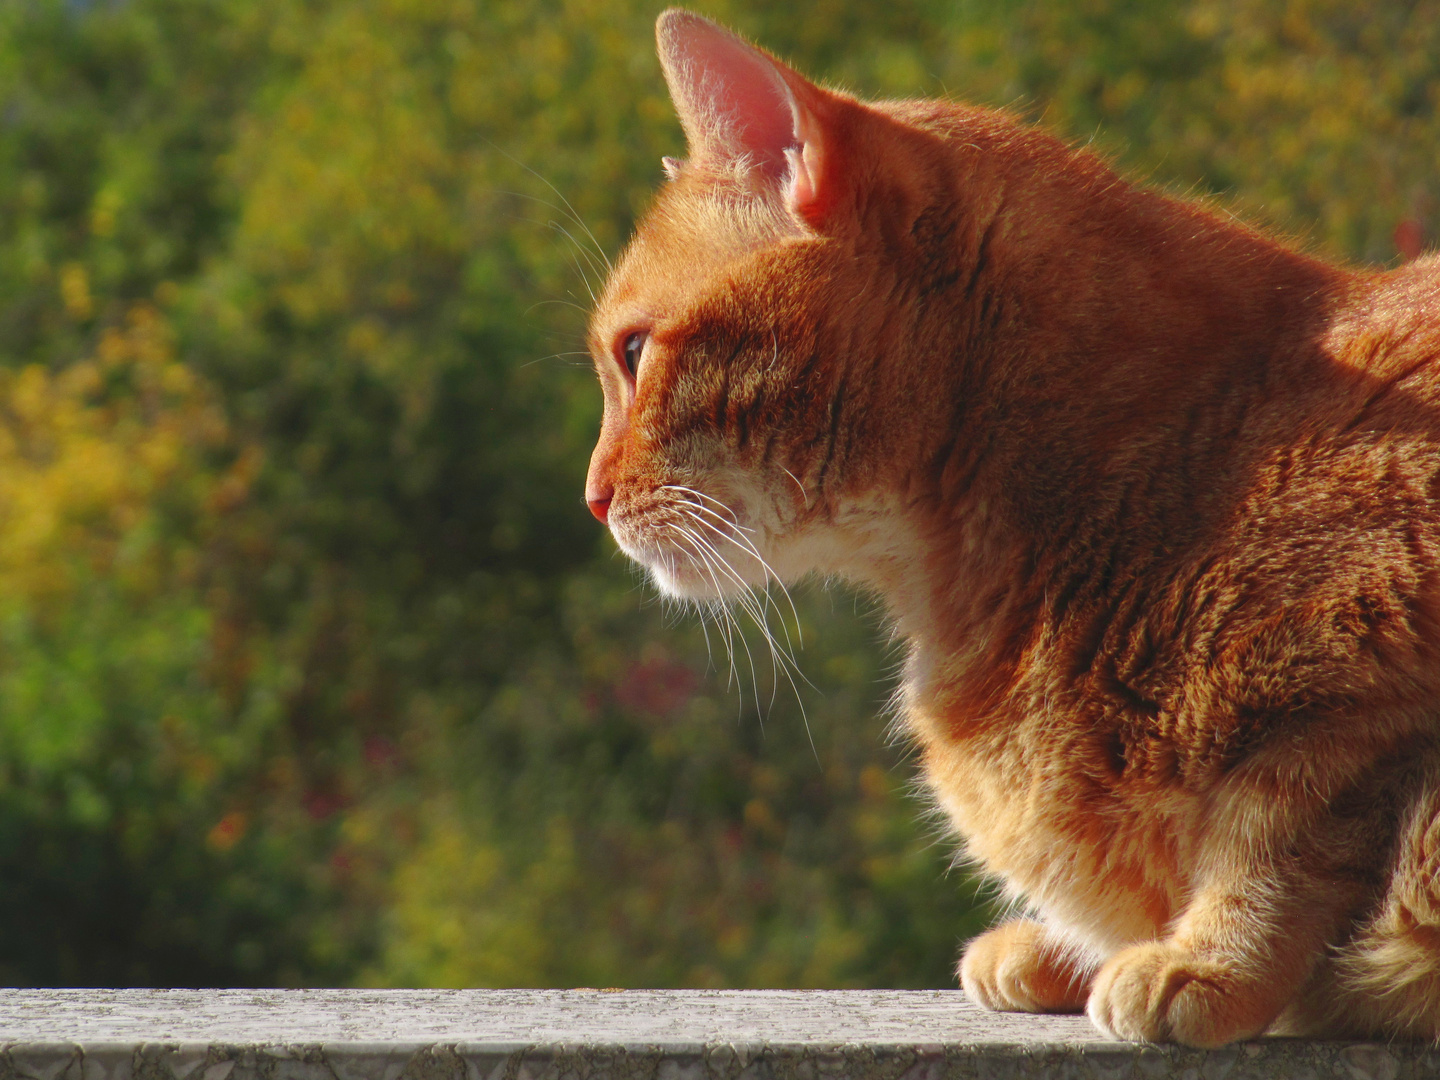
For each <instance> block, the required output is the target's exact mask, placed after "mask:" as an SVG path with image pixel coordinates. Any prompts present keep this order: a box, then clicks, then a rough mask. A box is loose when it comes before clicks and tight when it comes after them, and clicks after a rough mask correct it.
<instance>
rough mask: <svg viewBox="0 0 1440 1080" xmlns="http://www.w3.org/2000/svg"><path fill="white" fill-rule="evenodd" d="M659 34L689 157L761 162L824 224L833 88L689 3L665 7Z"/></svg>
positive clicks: (797, 206) (804, 211)
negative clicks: (697, 11) (694, 9)
mask: <svg viewBox="0 0 1440 1080" xmlns="http://www.w3.org/2000/svg"><path fill="white" fill-rule="evenodd" d="M655 36H656V39H657V41H658V43H659V46H660V65H661V67H663V68H664V69H665V81H666V82H667V83H668V84H669V86H670V96H671V98H672V99H673V100H674V102H675V110H676V112H678V113H679V114H680V124H681V126H682V127H683V128H684V129H685V138H686V141H687V142H688V143H689V146H690V158H691V162H692V163H693V164H695V165H697V166H699V167H700V168H707V169H715V170H725V169H729V168H733V167H734V166H735V165H736V164H737V163H741V162H743V163H744V164H745V165H747V166H748V167H749V168H752V169H758V170H760V172H761V174H762V175H763V176H764V177H765V178H766V179H767V180H769V181H770V182H772V183H774V184H776V185H777V186H780V187H781V188H782V189H783V192H784V196H785V199H786V202H787V203H788V204H789V206H790V208H791V210H792V211H794V212H795V213H797V214H799V215H800V216H801V217H802V218H804V219H805V220H806V221H808V222H810V223H811V224H812V225H819V224H820V223H821V221H822V220H823V219H824V217H825V214H826V211H827V210H828V208H829V207H830V206H831V205H833V203H834V202H835V200H836V196H837V193H838V190H837V189H838V183H839V178H838V176H837V175H836V169H835V167H834V166H835V161H834V157H835V154H834V153H833V150H834V147H833V146H831V145H828V144H830V143H832V142H833V140H832V139H830V138H828V137H827V136H828V135H829V131H828V130H827V129H828V128H829V127H830V126H831V125H830V122H829V121H830V119H831V117H832V116H833V114H834V113H835V111H836V109H837V107H838V106H839V104H840V103H839V100H838V99H837V98H836V96H835V95H833V94H830V93H828V92H827V91H825V90H822V89H820V88H819V87H818V86H815V85H813V84H812V83H810V82H808V81H807V80H806V79H804V78H803V77H801V76H800V75H798V74H796V73H795V72H794V71H791V70H790V69H789V68H788V67H786V66H785V65H784V64H782V63H780V61H778V60H776V59H775V58H774V57H772V56H770V55H769V54H767V53H765V52H762V51H761V50H760V49H757V48H755V47H754V46H753V45H751V44H749V43H748V42H746V41H744V40H742V39H741V38H739V37H737V36H736V35H734V34H732V33H730V31H728V30H726V29H724V28H723V27H721V26H717V25H716V24H715V23H713V22H711V21H710V20H709V19H706V18H702V17H701V16H699V15H695V14H693V13H691V12H689V11H682V10H680V9H679V8H671V9H670V10H669V11H666V12H664V13H663V14H662V15H661V16H660V19H659V21H658V22H657V23H656V25H655Z"/></svg>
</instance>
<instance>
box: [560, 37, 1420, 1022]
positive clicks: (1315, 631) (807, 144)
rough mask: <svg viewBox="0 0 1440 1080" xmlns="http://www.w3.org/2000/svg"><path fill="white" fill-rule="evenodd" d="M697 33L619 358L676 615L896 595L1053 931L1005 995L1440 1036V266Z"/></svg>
mask: <svg viewBox="0 0 1440 1080" xmlns="http://www.w3.org/2000/svg"><path fill="white" fill-rule="evenodd" d="M659 34H660V45H661V58H662V61H663V62H664V65H665V68H666V75H667V78H668V80H669V82H670V85H671V90H672V95H673V96H674V98H675V100H676V105H677V108H678V110H679V112H680V115H681V119H682V122H683V123H684V125H685V129H686V134H687V137H688V140H689V143H690V158H689V159H688V160H687V161H686V162H683V163H669V164H668V165H667V171H670V172H671V173H672V174H673V177H674V178H673V179H672V180H671V181H670V182H669V183H668V184H667V185H666V186H665V188H664V189H663V191H662V192H661V194H660V196H659V198H658V199H657V201H656V203H655V206H654V207H653V209H652V210H651V211H650V213H649V215H648V216H647V217H646V218H645V220H644V221H643V222H642V224H641V226H640V228H639V229H638V231H637V234H636V236H635V238H634V240H633V241H632V243H631V244H630V247H629V249H628V250H627V252H626V253H625V256H624V258H623V259H622V260H621V262H620V264H619V266H618V267H617V269H616V271H615V274H614V276H613V277H612V279H611V281H610V282H609V285H608V287H607V289H606V291H605V293H604V295H603V297H602V298H601V300H600V302H599V304H598V306H597V309H596V311H595V315H594V319H593V321H592V327H591V346H592V351H593V353H594V356H595V360H596V364H597V369H598V371H599V374H600V379H601V383H602V385H603V387H604V391H605V419H604V425H603V430H602V433H601V437H600V441H599V444H598V446H597V447H596V451H595V456H594V458H593V460H592V463H591V470H590V476H589V480H588V484H587V498H588V499H589V501H590V503H591V506H592V508H593V509H594V510H595V512H596V514H597V516H600V517H602V519H607V520H608V523H609V525H610V527H611V529H612V531H613V532H614V534H615V536H616V538H617V540H618V541H619V542H620V544H621V546H622V547H623V548H624V549H625V550H626V551H627V552H628V553H629V554H631V555H632V556H633V557H635V558H636V559H638V560H639V561H640V562H641V563H643V564H644V565H646V566H647V567H648V568H649V569H650V570H651V571H652V573H653V574H654V576H655V577H656V579H657V581H658V583H659V584H660V586H661V588H663V589H665V590H666V591H667V592H669V593H671V594H673V595H676V596H679V597H685V598H691V599H716V598H721V599H723V598H730V597H734V596H736V595H737V594H738V593H739V592H740V591H741V590H742V589H744V588H746V587H748V586H752V585H760V584H763V583H764V582H765V581H766V579H767V577H768V576H769V575H770V574H772V573H773V574H775V575H777V576H779V577H781V578H783V579H786V580H790V579H795V578H798V577H801V576H803V575H805V574H807V573H810V572H814V571H819V572H822V573H826V574H839V575H843V576H845V577H847V578H849V579H851V580H853V581H855V582H857V583H860V584H861V585H863V586H866V587H869V588H871V589H873V590H875V591H876V592H877V593H878V594H879V595H880V596H881V597H882V598H883V599H884V601H885V603H886V605H887V608H888V611H889V613H890V617H891V618H892V619H893V621H894V624H895V626H896V628H897V631H898V633H899V634H900V635H901V636H902V637H903V638H904V639H905V640H906V641H907V642H908V645H909V652H908V660H907V663H906V667H905V674H904V678H903V683H902V688H901V695H900V697H901V705H902V714H903V718H904V721H905V723H906V725H907V726H908V728H909V730H910V731H911V732H912V733H913V735H914V737H915V738H916V739H917V740H918V742H919V745H920V747H921V750H922V755H923V762H924V770H925V776H926V779H927V782H928V784H929V785H930V787H931V789H932V790H933V792H934V795H935V797H936V799H937V801H938V803H939V805H940V806H941V807H943V808H944V810H945V812H946V813H947V814H948V815H949V817H950V819H951V820H952V821H953V823H954V825H955V827H956V830H957V832H958V833H959V835H960V836H961V838H962V839H963V842H964V843H965V845H966V850H967V853H968V854H969V855H970V856H971V857H973V858H974V859H975V860H976V861H977V862H978V864H979V865H980V866H981V867H982V868H983V869H984V870H985V871H986V872H987V873H989V874H992V875H994V876H995V877H997V878H998V879H999V880H1000V881H1001V882H1002V883H1003V885H1004V888H1005V889H1006V891H1007V892H1008V894H1009V895H1011V896H1012V897H1014V898H1016V899H1017V900H1020V901H1023V903H1024V904H1025V905H1026V906H1027V907H1028V909H1029V911H1030V912H1031V913H1032V918H1031V919H1027V920H1021V921H1017V922H1012V923H1008V924H1006V925H1004V926H1002V927H1000V928H999V929H997V930H995V931H992V932H991V933H989V934H986V935H984V936H982V937H980V938H978V939H977V940H976V941H975V942H973V943H972V944H971V947H970V949H969V951H968V952H967V954H966V957H965V959H964V961H963V962H962V966H961V972H962V979H963V981H964V984H965V987H966V989H967V990H968V991H969V992H970V993H971V994H972V996H974V997H976V998H977V999H978V1000H980V1001H981V1002H982V1003H984V1004H987V1005H991V1006H993V1007H999V1008H1022V1009H1066V1008H1069V1009H1078V1008H1081V1007H1082V1006H1083V1007H1085V1008H1086V1009H1087V1011H1088V1012H1089V1014H1090V1016H1091V1017H1092V1019H1093V1020H1094V1021H1095V1022H1096V1023H1097V1024H1098V1025H1099V1026H1100V1027H1101V1028H1102V1029H1104V1030H1106V1031H1109V1032H1112V1033H1114V1034H1117V1035H1120V1036H1123V1037H1126V1038H1135V1039H1176V1040H1179V1041H1182V1042H1186V1043H1191V1044H1194V1045H1200V1046H1213V1045H1220V1044H1223V1043H1226V1042H1228V1041H1231V1040H1233V1039H1237V1038H1242V1037H1246V1036H1249V1035H1253V1034H1256V1033H1258V1032H1262V1031H1265V1030H1276V1031H1288V1032H1293V1033H1314V1034H1341V1033H1349V1034H1363V1035H1384V1034H1403V1035H1422V1036H1425V1037H1432V1038H1433V1037H1436V1036H1440V655H1437V654H1440V412H1437V408H1440V372H1437V366H1440V260H1437V259H1435V258H1428V259H1422V260H1419V261H1417V262H1414V263H1411V264H1409V265H1407V266H1405V267H1403V268H1402V269H1399V270H1396V271H1393V272H1391V273H1388V274H1377V273H1366V272H1360V271H1355V270H1350V269H1345V268H1341V267H1336V266H1331V265H1327V264H1325V263H1322V262H1319V261H1317V260H1315V259H1313V258H1310V257H1308V256H1306V255H1304V254H1301V253H1299V252H1296V251H1295V250H1293V249H1291V248H1289V247H1287V246H1286V245H1285V244H1283V243H1280V242H1278V241H1276V240H1274V239H1272V238H1270V237H1268V236H1265V235H1263V234H1261V233H1258V232H1256V231H1253V230H1250V229H1248V228H1245V227H1243V226H1241V225H1238V224H1236V223H1235V222H1233V221H1231V220H1229V219H1227V218H1223V217H1221V216H1219V215H1216V214H1213V213H1211V212H1210V211H1208V210H1206V209H1204V208H1202V207H1200V206H1196V205H1194V204H1191V203H1187V202H1183V201H1178V200H1175V199H1172V198H1170V197H1168V196H1166V195H1163V194H1160V193H1157V192H1154V191H1150V190H1146V189H1144V188H1138V187H1135V186H1132V185H1131V184H1129V183H1127V182H1125V181H1124V180H1122V179H1120V178H1119V177H1118V176H1116V175H1115V173H1113V172H1112V171H1111V170H1110V169H1109V168H1108V167H1107V166H1106V165H1105V164H1104V163H1103V162H1101V161H1100V160H1099V159H1097V158H1096V157H1095V156H1093V155H1092V154H1090V153H1088V152H1086V151H1084V150H1079V149H1075V148H1072V147H1069V146H1066V145H1064V144H1062V143H1061V142H1059V141H1057V140H1056V139H1054V138H1052V137H1051V136H1049V135H1047V134H1045V133H1043V132H1041V131H1037V130H1034V129H1031V128H1027V127H1025V126H1023V125H1021V124H1019V123H1018V122H1016V121H1015V120H1013V119H1012V118H1010V117H1009V116H1006V115H1004V114H1001V113H996V112H992V111H988V110H984V109H976V108H969V107H965V106H961V105H955V104H951V103H948V102H938V101H908V102H882V103H877V104H864V103H861V102H859V101H856V100H855V99H853V98H851V97H849V96H847V95H844V94H841V93H836V92H833V91H828V90H824V89H821V88H819V87H816V86H814V85H813V84H811V83H808V82H806V81H805V80H804V79H802V78H801V77H800V76H799V75H797V74H795V73H794V72H793V71H791V70H790V69H789V68H787V67H785V66H784V65H782V64H780V63H779V62H778V61H775V60H773V59H772V58H770V57H769V56H768V55H766V54H764V53H762V52H760V51H759V50H757V49H754V48H753V47H751V46H749V45H747V44H745V43H744V42H742V41H740V40H739V39H738V38H735V37H733V36H732V35H729V34H728V33H727V32H726V31H724V30H721V29H720V28H718V27H716V26H714V25H713V24H711V23H709V22H707V21H705V20H703V19H700V18H698V17H696V16H693V15H689V14H687V13H684V12H677V11H672V12H667V13H666V14H665V15H663V16H662V17H661V21H660V31H659ZM627 356H629V357H630V359H631V360H632V361H633V360H635V359H636V358H638V375H636V376H633V377H632V375H631V373H630V372H629V371H628V370H627V367H626V363H627Z"/></svg>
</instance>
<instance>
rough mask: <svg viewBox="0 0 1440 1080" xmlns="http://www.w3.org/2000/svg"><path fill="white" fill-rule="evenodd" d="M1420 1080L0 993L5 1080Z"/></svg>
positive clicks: (719, 1020)
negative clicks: (1180, 1079) (1283, 1079)
mask: <svg viewBox="0 0 1440 1080" xmlns="http://www.w3.org/2000/svg"><path fill="white" fill-rule="evenodd" d="M981 1077H986V1078H988V1077H996V1078H1000V1077H1005V1078H1010V1077H1013V1078H1016V1080H1019V1078H1025V1077H1056V1078H1066V1080H1070V1078H1073V1080H1159V1078H1162V1077H1183V1078H1185V1080H1250V1078H1258V1077H1294V1078H1296V1080H1328V1078H1330V1077H1338V1078H1343V1080H1418V1078H1421V1077H1440V1049H1437V1048H1436V1047H1433V1046H1431V1045H1429V1044H1418V1043H1394V1044H1385V1045H1382V1044H1370V1043H1344V1042H1311V1041H1302V1040H1290V1039H1265V1040H1259V1041H1256V1042H1252V1043H1245V1044H1242V1045H1239V1046H1234V1047H1229V1048H1226V1049H1224V1050H1218V1051H1209V1052H1206V1051H1197V1050H1186V1049H1183V1048H1180V1047H1171V1046H1139V1045H1133V1044H1127V1043H1117V1042H1113V1041H1109V1040H1106V1039H1105V1038H1103V1037H1102V1036H1101V1035H1099V1034H1098V1033H1097V1032H1096V1031H1095V1030H1094V1029H1093V1028H1091V1027H1090V1025H1089V1024H1088V1023H1087V1022H1086V1021H1085V1020H1084V1019H1083V1018H1081V1017H1072V1016H1023V1015H1017V1014H997V1013H987V1012H984V1011H982V1010H980V1009H977V1008H976V1007H975V1006H973V1005H971V1004H970V1003H969V1002H968V1001H966V1000H965V998H964V995H962V994H960V993H958V992H956V991H780V990H756V991H656V990H625V991H615V992H610V991H603V990H566V991H540V990H448V991H446V990H440V991H436V990H429V991H422V990H378V991H368V990H283V991H277V990H0V1080H968V1078H981Z"/></svg>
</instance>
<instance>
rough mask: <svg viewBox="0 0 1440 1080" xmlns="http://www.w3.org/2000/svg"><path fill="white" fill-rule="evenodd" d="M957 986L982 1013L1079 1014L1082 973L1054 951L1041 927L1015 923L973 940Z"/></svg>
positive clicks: (1024, 921) (1022, 921)
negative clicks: (984, 1011)
mask: <svg viewBox="0 0 1440 1080" xmlns="http://www.w3.org/2000/svg"><path fill="white" fill-rule="evenodd" d="M960 985H961V986H963V987H964V988H965V992H966V993H967V994H969V995H970V999H971V1000H972V1001H974V1002H976V1003H978V1004H980V1005H983V1006H985V1008H987V1009H1001V1010H1007V1011H1013V1012H1079V1011H1080V1010H1081V1009H1082V1008H1084V1006H1085V991H1086V986H1085V977H1084V973H1083V972H1082V971H1080V970H1079V969H1077V968H1076V967H1074V966H1073V965H1072V964H1070V963H1069V962H1068V961H1067V959H1066V958H1065V956H1064V954H1063V952H1062V951H1061V950H1059V949H1058V948H1056V947H1055V945H1054V944H1053V942H1051V941H1050V940H1049V937H1048V935H1047V933H1046V931H1045V927H1044V926H1042V925H1041V924H1040V923H1038V922H1034V921H1032V920H1030V919H1015V920H1013V921H1012V922H1008V923H1005V924H1004V925H1002V926H997V927H996V928H995V929H994V930H991V931H989V932H988V933H984V934H981V935H980V936H979V937H977V938H975V939H974V940H973V941H971V942H970V944H969V945H968V946H967V947H966V949H965V955H964V956H963V957H961V959H960Z"/></svg>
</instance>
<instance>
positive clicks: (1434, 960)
mask: <svg viewBox="0 0 1440 1080" xmlns="http://www.w3.org/2000/svg"><path fill="white" fill-rule="evenodd" d="M1392 865H1393V867H1394V872H1393V875H1392V877H1391V880H1390V886H1389V891H1388V892H1387V893H1386V895H1385V899H1384V902H1383V904H1382V905H1381V907H1380V910H1379V912H1378V913H1377V914H1376V915H1375V916H1374V917H1373V918H1372V919H1371V920H1370V921H1369V922H1368V923H1366V924H1365V925H1364V926H1363V927H1362V928H1361V929H1360V931H1359V932H1358V933H1357V934H1356V935H1355V937H1353V938H1352V939H1351V940H1350V941H1349V942H1347V943H1346V944H1345V945H1344V946H1342V947H1341V949H1340V950H1339V952H1338V954H1337V955H1336V956H1335V958H1334V971H1335V973H1336V976H1337V982H1338V986H1337V987H1336V989H1338V990H1339V991H1340V993H1336V994H1333V995H1331V997H1330V1001H1329V1002H1328V1004H1329V1006H1330V1008H1329V1009H1327V1010H1326V1011H1327V1012H1330V1013H1331V1014H1332V1015H1331V1023H1330V1024H1328V1025H1327V1027H1328V1028H1329V1030H1330V1031H1332V1032H1340V1031H1341V1030H1343V1029H1351V1028H1359V1029H1362V1030H1366V1031H1368V1032H1369V1033H1379V1032H1384V1033H1386V1034H1389V1035H1393V1036H1399V1037H1402V1038H1426V1039H1437V1038H1440V785H1433V786H1431V787H1430V788H1429V790H1428V791H1427V793H1426V795H1425V796H1424V797H1423V798H1421V799H1418V800H1416V802H1415V804H1414V805H1413V806H1412V807H1411V809H1410V813H1409V814H1408V815H1407V819H1406V821H1405V824H1404V826H1403V827H1402V828H1401V831H1400V837H1399V846H1398V848H1397V851H1396V858H1395V861H1394V863H1393V864H1392Z"/></svg>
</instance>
